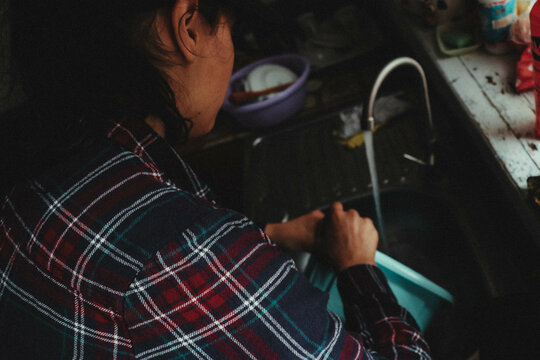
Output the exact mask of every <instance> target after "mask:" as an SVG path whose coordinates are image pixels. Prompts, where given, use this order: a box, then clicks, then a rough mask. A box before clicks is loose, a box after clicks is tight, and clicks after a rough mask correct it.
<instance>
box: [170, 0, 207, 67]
mask: <svg viewBox="0 0 540 360" xmlns="http://www.w3.org/2000/svg"><path fill="white" fill-rule="evenodd" d="M197 6H198V1H197V0H177V1H176V3H175V5H174V7H173V9H172V12H171V25H172V31H173V33H174V39H175V41H176V46H177V48H178V50H179V51H180V53H181V55H182V56H183V57H184V59H186V60H187V61H188V62H191V61H193V60H194V58H195V57H196V56H197V55H200V53H201V50H202V46H203V40H204V39H205V35H206V32H207V31H208V29H207V28H208V25H207V24H206V22H205V20H204V19H203V18H202V17H201V15H200V14H199V12H198V11H197Z"/></svg>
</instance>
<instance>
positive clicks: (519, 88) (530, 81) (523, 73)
mask: <svg viewBox="0 0 540 360" xmlns="http://www.w3.org/2000/svg"><path fill="white" fill-rule="evenodd" d="M533 88H534V78H533V58H532V53H531V44H529V45H528V46H527V48H526V49H525V50H524V51H523V53H522V54H521V58H520V59H519V61H518V63H517V66H516V92H517V93H521V92H524V91H526V90H530V89H533Z"/></svg>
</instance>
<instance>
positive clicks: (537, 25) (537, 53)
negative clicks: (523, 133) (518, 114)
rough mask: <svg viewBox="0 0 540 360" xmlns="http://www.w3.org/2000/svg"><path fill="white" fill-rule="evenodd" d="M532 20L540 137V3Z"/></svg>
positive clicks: (532, 10)
mask: <svg viewBox="0 0 540 360" xmlns="http://www.w3.org/2000/svg"><path fill="white" fill-rule="evenodd" d="M529 18H530V20H531V52H532V56H533V77H534V85H535V86H534V99H535V103H536V134H537V135H538V136H540V1H537V2H536V3H535V4H534V6H533V7H532V9H531V11H530V13H529Z"/></svg>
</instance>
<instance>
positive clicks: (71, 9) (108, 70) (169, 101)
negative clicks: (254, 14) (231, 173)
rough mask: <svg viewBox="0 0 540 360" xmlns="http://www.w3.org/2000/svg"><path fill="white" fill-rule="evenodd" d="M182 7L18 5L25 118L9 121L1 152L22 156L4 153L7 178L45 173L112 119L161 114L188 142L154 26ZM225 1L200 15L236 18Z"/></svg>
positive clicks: (138, 1) (49, 0)
mask: <svg viewBox="0 0 540 360" xmlns="http://www.w3.org/2000/svg"><path fill="white" fill-rule="evenodd" d="M175 2H176V1H175V0H131V1H129V0H9V5H8V10H7V15H8V17H7V18H8V19H9V27H10V31H9V33H10V37H11V38H10V43H11V68H10V70H11V74H10V75H11V78H12V79H13V81H15V82H16V83H17V84H18V85H20V87H21V88H22V90H23V93H24V96H25V99H26V100H25V102H24V105H23V107H24V112H15V115H11V116H9V117H4V118H3V119H0V121H1V122H0V133H3V134H4V135H6V139H4V136H3V139H2V143H3V144H2V145H1V146H2V147H5V149H6V151H9V152H11V153H12V156H16V157H18V159H17V160H16V161H14V160H13V159H9V158H6V155H5V154H6V152H4V151H3V150H4V149H2V154H4V157H3V160H2V159H0V169H1V170H2V171H1V172H2V173H7V174H8V176H7V177H8V178H13V179H15V178H19V177H23V176H26V175H28V174H29V172H30V170H31V171H39V169H40V168H43V167H47V166H49V165H50V164H51V163H54V162H55V161H57V159H58V157H59V156H67V154H69V153H70V152H71V151H72V148H73V147H75V146H80V144H81V143H84V141H86V140H88V139H89V138H92V136H95V135H96V134H97V133H98V132H99V131H100V130H101V129H102V128H103V127H104V126H107V124H108V122H109V120H114V121H123V120H124V119H129V120H130V121H139V122H142V121H144V119H145V118H146V117H148V116H149V115H152V116H155V117H158V118H160V119H161V120H162V121H163V123H164V125H165V128H166V133H167V135H168V136H170V137H171V140H173V141H175V140H176V139H175V137H176V136H179V137H180V138H184V139H187V136H188V132H189V128H190V122H189V120H188V119H184V118H183V117H182V116H181V114H180V113H179V111H178V109H177V108H176V104H175V96H174V94H173V92H172V90H171V88H170V86H169V85H168V82H167V79H166V78H165V76H164V73H163V72H162V71H160V70H159V69H160V67H159V66H156V65H157V64H159V62H160V61H163V59H164V56H163V55H164V54H163V53H162V51H160V43H159V39H158V38H157V35H156V32H155V29H154V20H155V17H156V14H157V12H158V11H167V10H168V9H171V8H172V6H173V5H174V4H175ZM224 3H227V1H219V0H200V1H199V4H198V5H197V10H198V11H199V12H200V13H201V14H202V15H203V17H205V18H206V20H207V21H208V22H209V23H210V25H216V22H217V21H218V18H219V15H220V14H221V13H222V12H224V11H226V12H227V11H228V9H226V8H224V6H223V4H224ZM194 6H195V5H194ZM14 119H16V120H14ZM8 134H9V135H8ZM16 134H19V136H17V135H16ZM83 140H84V141H83ZM23 153H25V154H28V155H26V156H23V155H22V154H23ZM7 156H9V155H7ZM15 164H17V169H15ZM11 182H13V180H12V181H11Z"/></svg>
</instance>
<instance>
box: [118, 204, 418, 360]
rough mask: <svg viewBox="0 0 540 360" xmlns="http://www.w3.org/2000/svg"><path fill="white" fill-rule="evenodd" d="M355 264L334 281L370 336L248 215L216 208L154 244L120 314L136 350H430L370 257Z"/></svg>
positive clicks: (212, 353) (308, 354) (279, 353)
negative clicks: (350, 324)
mask: <svg viewBox="0 0 540 360" xmlns="http://www.w3.org/2000/svg"><path fill="white" fill-rule="evenodd" d="M360 267H361V268H365V271H359V272H358V273H357V272H356V271H355V270H354V269H356V267H353V268H350V269H347V270H345V271H343V272H342V274H349V275H350V277H352V279H353V280H352V281H349V280H350V278H349V276H346V278H345V280H344V281H343V280H341V275H340V286H341V287H343V286H344V287H345V288H347V289H348V290H347V291H350V292H351V303H350V305H351V306H350V307H349V306H348V308H353V309H355V308H358V309H359V310H360V311H362V315H365V320H366V324H367V327H368V328H369V329H370V331H371V334H372V338H373V340H374V342H376V343H377V344H372V343H370V339H368V338H365V336H364V335H360V334H355V333H348V332H347V331H346V330H345V329H344V326H343V323H342V322H341V320H340V319H339V317H338V316H336V315H334V314H332V313H329V312H328V311H327V310H326V307H327V301H328V295H327V294H326V293H324V292H322V291H320V290H318V289H316V288H314V287H313V286H312V285H311V284H310V283H309V281H308V280H307V279H306V278H305V277H304V276H303V275H302V274H300V273H299V272H298V271H297V270H296V267H295V266H294V264H293V262H292V260H291V259H290V258H289V257H287V256H286V255H285V254H284V253H283V252H281V251H280V250H279V249H277V248H276V247H275V246H273V244H272V243H271V242H270V241H269V239H268V237H267V236H266V235H265V234H264V233H263V232H262V231H261V230H260V229H259V228H258V227H257V226H255V224H253V222H251V221H249V220H248V219H246V218H245V217H243V216H241V215H239V214H236V213H233V212H230V211H227V210H215V211H214V212H212V216H209V217H205V218H204V219H200V220H198V221H197V223H196V224H193V225H192V226H190V228H189V229H187V230H186V231H184V232H183V237H182V238H181V239H178V240H177V241H173V242H170V243H169V244H167V245H166V246H165V247H164V248H162V249H161V250H160V251H159V252H158V253H157V254H156V255H155V256H154V258H153V259H152V260H151V261H150V262H149V263H148V264H146V266H145V267H144V269H143V271H141V273H140V274H139V275H138V277H137V278H136V280H135V281H134V283H133V284H132V286H131V288H130V291H129V292H128V294H127V295H126V300H125V319H126V321H127V326H128V329H129V331H130V333H131V334H132V338H133V349H134V352H135V354H136V355H137V356H138V357H141V358H151V357H159V356H162V357H173V356H186V357H188V358H210V359H213V358H220V359H226V358H256V359H261V358H274V359H291V358H298V359H311V358H313V359H314V358H324V356H328V357H329V358H367V359H369V358H379V356H378V355H377V353H376V351H380V352H381V353H383V354H392V353H396V354H399V357H397V358H398V359H429V355H428V353H427V351H428V350H427V346H426V345H425V342H424V341H423V339H422V338H421V336H420V334H419V332H418V330H417V329H415V328H414V326H411V325H409V324H408V323H406V322H405V321H404V320H403V318H402V314H404V313H405V311H404V310H403V309H402V308H401V307H399V306H398V305H397V304H396V303H395V299H394V297H393V295H392V294H391V293H385V291H381V290H380V289H379V288H378V286H379V282H380V281H381V277H382V276H381V274H376V272H377V270H374V271H372V270H373V269H372V268H375V267H374V266H373V265H360ZM375 269H376V268H375ZM360 273H361V274H362V275H359V274H360ZM374 273H375V274H376V275H374V276H373V274H374ZM356 287H359V288H360V289H362V290H360V291H357V290H356ZM364 307H366V309H364ZM364 310H365V311H368V313H364ZM396 332H397V333H396Z"/></svg>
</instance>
